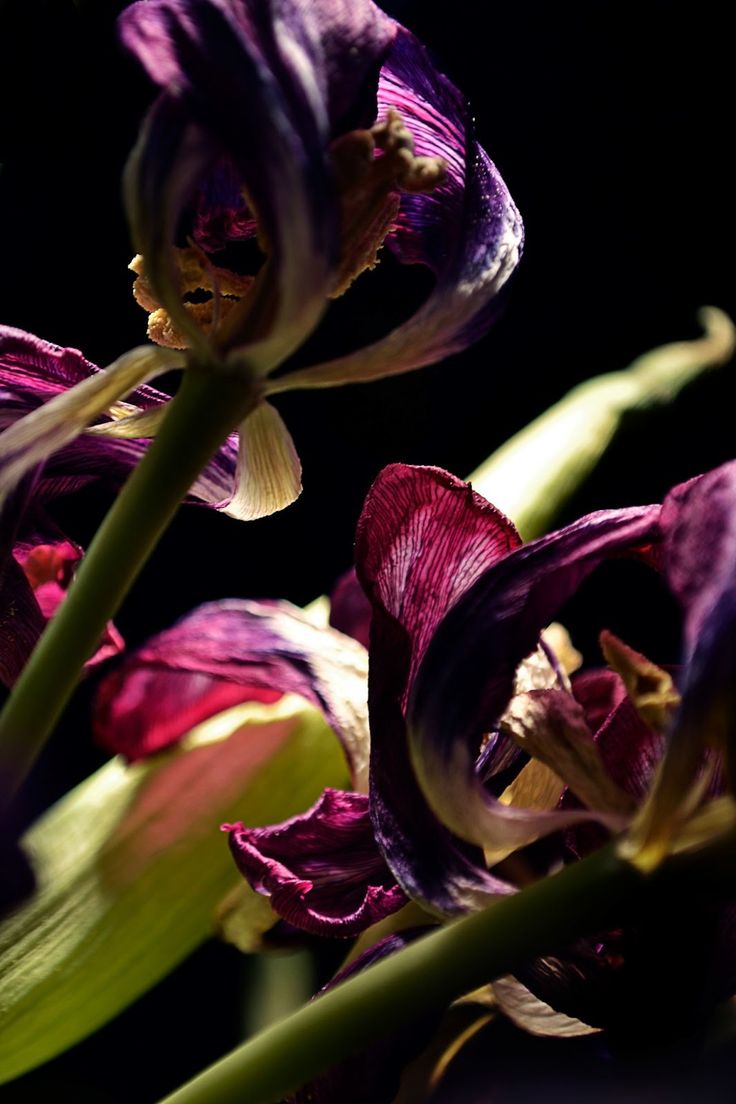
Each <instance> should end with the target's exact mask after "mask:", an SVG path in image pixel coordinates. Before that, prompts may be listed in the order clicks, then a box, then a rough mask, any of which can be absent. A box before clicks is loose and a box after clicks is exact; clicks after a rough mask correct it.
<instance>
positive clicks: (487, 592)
mask: <svg viewBox="0 0 736 1104" xmlns="http://www.w3.org/2000/svg"><path fill="white" fill-rule="evenodd" d="M659 513H660V508H659V506H644V507H639V508H636V509H629V510H609V511H600V512H598V513H595V514H590V515H588V516H587V517H584V518H581V519H580V520H579V521H577V522H575V523H574V524H573V525H570V526H568V527H567V528H565V529H561V530H559V531H558V532H556V533H552V534H550V535H549V536H548V537H544V538H542V539H541V540H537V541H533V542H531V543H530V544H527V545H525V546H523V547H521V548H519V549H517V550H516V551H514V552H511V553H510V554H509V555H508V556H506V557H505V558H504V559H503V560H502V561H501V562H499V563H497V564H495V565H494V566H492V567H490V568H489V569H488V570H487V571H486V572H485V573H483V574H482V575H480V577H479V578H478V579H477V581H476V582H475V584H474V586H473V587H472V588H471V589H470V590H469V591H467V592H466V593H465V595H464V596H463V597H462V598H461V599H460V600H459V601H458V602H457V603H456V605H455V606H454V608H453V609H452V610H450V612H449V613H448V615H447V616H446V617H445V619H444V621H443V622H442V624H441V625H440V626H439V628H438V630H437V632H436V633H435V635H434V638H433V639H432V641H431V644H430V646H429V648H428V649H427V652H426V655H425V657H424V660H423V662H422V666H421V668H420V670H419V671H418V673H417V677H416V679H415V682H414V685H413V687H412V695H411V700H410V703H409V707H408V720H409V734H410V748H411V754H412V762H413V764H414V769H415V771H416V772H417V777H418V779H419V782H420V785H421V787H422V790H423V792H424V794H425V796H426V798H427V800H428V801H429V803H430V805H431V807H432V808H433V809H434V811H435V813H436V815H437V816H438V817H439V818H440V819H441V820H442V821H443V822H444V823H445V824H447V825H448V826H449V827H451V828H452V830H453V831H455V832H457V833H458V835H460V836H462V837H463V838H465V839H468V840H471V841H473V842H475V843H479V844H483V845H485V846H487V847H491V848H495V847H498V846H512V845H514V844H515V845H516V846H518V845H520V844H522V843H526V842H529V840H530V836H529V834H528V833H529V831H530V828H531V823H530V821H529V818H528V815H527V814H526V813H525V811H524V810H514V809H512V808H508V809H506V810H505V812H504V814H503V816H499V813H500V809H499V808H498V804H497V803H496V802H495V801H494V800H493V799H492V798H491V797H490V796H489V795H488V794H487V793H486V792H485V790H484V789H483V787H482V785H481V784H480V782H479V780H478V779H477V777H476V775H475V769H474V768H475V759H476V756H477V753H478V747H479V745H480V740H481V736H482V734H483V733H484V732H488V731H492V730H493V729H494V727H495V726H496V725H497V723H498V719H499V717H500V716H501V715H502V713H503V711H504V709H505V708H506V706H507V704H508V701H509V699H510V696H511V693H512V689H513V680H514V674H515V671H516V668H517V666H518V664H519V663H520V661H521V660H522V659H523V658H524V656H526V655H528V654H529V653H530V652H531V651H532V650H533V649H534V647H535V646H536V644H537V640H538V638H539V633H540V631H541V630H542V628H543V627H544V626H545V625H546V624H547V623H548V622H549V621H551V620H552V619H553V618H554V616H555V614H556V612H557V611H558V610H559V608H560V606H561V605H562V604H563V603H564V602H565V601H566V600H567V599H568V598H569V597H570V596H571V595H572V594H573V593H574V592H575V591H576V590H577V588H578V587H579V586H580V584H581V583H582V582H583V580H584V579H585V578H587V576H588V575H589V574H590V573H591V572H592V571H593V570H594V569H595V568H596V567H597V566H598V565H599V564H600V563H601V562H602V561H603V560H604V559H606V558H608V557H611V556H614V555H618V556H620V555H625V554H629V555H634V554H643V550H644V549H646V548H647V547H648V546H650V545H651V544H652V543H653V542H656V541H657V540H658V538H659V529H658V519H659ZM548 816H549V814H548ZM553 821H554V817H552V818H550V820H549V824H550V827H551V826H552V824H553ZM541 825H542V818H541V817H540V827H541ZM536 834H537V835H538V834H539V833H536ZM531 838H536V836H533V837H531Z"/></svg>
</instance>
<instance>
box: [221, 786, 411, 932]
mask: <svg viewBox="0 0 736 1104" xmlns="http://www.w3.org/2000/svg"><path fill="white" fill-rule="evenodd" d="M225 827H227V828H228V830H229V832H230V847H231V850H232V853H233V857H234V859H235V862H236V864H237V866H238V869H239V870H240V872H241V874H243V876H244V877H245V878H247V880H248V881H249V882H250V884H251V886H252V887H253V888H254V889H255V890H257V891H258V892H259V893H263V894H266V895H267V896H269V897H270V899H271V907H272V908H273V909H274V911H275V912H277V913H278V915H279V916H281V917H282V918H283V919H284V920H286V921H287V922H288V923H290V924H293V925H294V927H297V928H302V929H303V930H304V931H307V932H311V933H312V934H313V935H328V936H333V937H334V936H338V937H343V938H348V939H349V938H352V937H353V936H356V935H359V934H360V932H362V931H364V930H365V929H366V928H367V927H370V925H371V924H375V923H377V922H378V921H379V920H382V919H384V917H386V916H389V915H390V914H391V913H392V912H395V911H396V910H397V909H399V908H401V907H402V906H403V905H405V904H406V897H405V896H404V894H403V893H402V891H401V889H400V888H399V887H398V885H397V884H396V880H395V878H394V877H393V875H392V873H391V871H390V870H389V869H388V867H387V866H386V864H385V862H384V861H383V857H382V855H381V853H380V851H379V850H378V846H377V844H376V841H375V838H374V835H373V828H372V826H371V822H370V817H369V815H368V798H367V797H366V796H365V794H358V793H346V792H344V791H341V790H332V789H328V790H325V792H324V793H323V795H322V797H321V798H320V799H319V801H318V802H317V804H316V805H314V806H313V807H312V808H311V809H309V810H307V812H306V813H303V814H301V815H300V816H296V817H292V818H291V820H288V821H285V822H284V823H283V824H275V825H271V826H270V827H268V828H246V827H245V826H244V825H243V824H232V825H226V826H225Z"/></svg>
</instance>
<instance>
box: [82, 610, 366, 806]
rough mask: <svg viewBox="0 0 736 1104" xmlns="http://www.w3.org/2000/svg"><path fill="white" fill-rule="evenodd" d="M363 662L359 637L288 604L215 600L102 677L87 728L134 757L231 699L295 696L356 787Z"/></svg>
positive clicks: (361, 772)
mask: <svg viewBox="0 0 736 1104" xmlns="http://www.w3.org/2000/svg"><path fill="white" fill-rule="evenodd" d="M366 666H367V656H366V653H365V650H364V649H363V648H362V647H361V646H360V645H359V644H357V643H356V642H355V641H353V640H350V639H349V638H348V637H344V636H342V634H340V633H337V632H334V631H333V630H331V629H322V628H319V627H317V626H316V625H314V624H313V623H312V622H311V621H310V620H309V619H308V617H307V616H306V615H305V614H303V613H302V611H301V610H298V609H297V608H296V607H295V606H291V605H289V603H288V602H272V603H267V602H249V601H245V600H244V601H238V600H236V599H231V600H229V601H223V602H213V603H210V604H208V605H204V606H200V608H199V609H197V610H195V611H194V612H193V613H190V614H188V615H187V616H186V617H184V618H182V620H181V621H179V622H177V624H176V625H174V626H173V627H172V628H170V629H167V630H166V631H164V632H162V633H159V635H158V636H155V637H153V638H152V639H151V640H149V641H148V642H147V643H146V644H144V645H143V647H141V648H139V649H138V650H137V651H135V652H133V653H131V654H130V655H129V656H127V657H126V658H125V660H124V661H123V663H122V664H121V665H120V666H119V667H118V668H117V669H116V670H115V671H114V672H113V673H112V674H110V675H108V677H107V678H106V679H105V680H104V681H103V682H102V684H101V686H100V688H99V693H98V698H97V701H96V706H95V716H94V725H95V732H96V735H97V738H98V739H99V741H100V742H101V743H102V744H103V746H105V747H107V748H109V749H110V750H112V751H115V752H121V753H122V754H123V755H125V756H126V757H127V758H128V759H132V760H134V759H140V758H142V757H145V756H147V755H151V754H153V753H154V752H157V751H160V750H161V749H162V748H165V747H168V746H169V745H170V744H172V743H175V742H176V741H177V740H179V739H181V737H182V736H184V735H185V734H186V733H187V732H189V731H190V730H191V729H192V728H193V727H194V726H195V725H197V724H200V723H201V722H202V721H204V720H206V719H207V718H208V717H212V716H214V715H215V714H216V713H219V712H221V711H222V710H224V709H227V708H229V707H230V706H233V705H236V704H238V703H240V702H244V701H251V700H253V699H256V700H261V701H263V700H271V701H272V700H274V698H277V697H279V696H281V694H288V693H293V694H299V695H301V697H303V698H306V700H307V701H309V702H311V703H312V704H314V705H316V706H318V707H319V708H320V709H322V710H323V712H324V713H325V716H326V717H327V720H328V721H329V723H330V724H331V725H332V727H333V728H334V730H335V732H336V734H337V736H338V737H339V739H340V740H341V741H342V744H343V747H344V749H345V753H346V755H347V758H348V761H349V763H350V765H351V768H352V771H353V776H354V781H355V784H356V786H360V785H365V777H364V776H365V771H366V766H367V764H366V759H367V743H368V737H367V716H366ZM264 694H265V695H266V697H265V698H264Z"/></svg>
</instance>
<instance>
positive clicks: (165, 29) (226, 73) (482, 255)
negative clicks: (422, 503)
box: [0, 0, 522, 517]
mask: <svg viewBox="0 0 736 1104" xmlns="http://www.w3.org/2000/svg"><path fill="white" fill-rule="evenodd" d="M120 28H121V35H122V39H123V42H124V43H125V45H126V46H127V47H128V48H129V49H130V50H131V51H132V52H133V53H134V54H135V55H136V57H137V58H138V59H139V60H140V62H141V63H142V64H143V66H144V67H145V69H146V70H147V72H148V74H149V76H150V77H151V78H152V80H153V81H154V82H156V83H157V84H158V85H159V87H160V89H161V93H160V96H159V98H158V100H157V101H156V103H155V104H154V106H153V108H152V109H151V112H150V114H149V116H148V118H147V120H146V122H145V124H144V127H143V130H142V133H141V137H140V140H139V142H138V144H137V146H136V149H135V150H134V152H133V154H132V156H131V159H130V162H129V165H128V169H127V173H126V197H127V206H128V211H129V216H130V221H131V226H132V230H133V236H134V240H135V244H136V247H137V248H138V250H139V256H138V257H137V258H136V259H135V260H134V262H133V266H132V267H133V268H134V270H135V271H136V273H137V279H136V282H135V287H134V290H135V294H136V298H137V299H138V301H139V302H140V303H141V304H142V305H143V306H144V307H145V308H146V310H148V311H149V312H150V324H149V333H150V336H151V337H152V338H153V339H154V340H155V341H158V342H161V343H162V344H163V345H166V346H169V348H166V349H161V348H159V349H158V350H157V349H154V348H150V347H149V348H141V349H138V350H133V351H132V352H131V353H129V354H126V356H125V357H122V358H120V360H119V361H116V362H115V364H114V365H112V366H110V368H108V369H107V370H106V371H105V372H104V373H100V374H99V375H95V377H94V379H93V380H89V381H86V382H85V383H84V384H83V385H82V386H79V387H75V388H74V390H73V392H72V393H70V394H66V395H63V396H59V397H58V398H57V399H56V400H53V401H52V402H51V403H49V404H47V406H46V408H45V410H43V411H40V412H38V413H36V414H34V415H33V416H32V417H31V418H29V419H28V420H27V422H23V423H21V424H20V425H19V426H16V427H13V428H12V429H11V430H9V431H8V432H6V434H5V435H4V437H3V439H2V446H0V460H4V469H5V470H4V471H3V472H2V475H0V493H2V491H3V489H5V490H7V488H8V487H9V486H12V484H13V483H14V482H15V481H16V480H17V479H18V478H19V477H20V476H21V475H22V474H23V472H24V471H25V470H27V469H28V468H30V467H32V466H33V464H35V463H36V462H37V460H38V459H42V458H45V457H47V456H48V455H50V454H51V453H52V452H53V451H54V450H55V449H57V448H58V447H59V446H60V444H63V443H64V442H66V441H69V440H72V439H73V438H74V437H75V436H76V435H78V433H79V432H81V431H82V430H83V429H84V427H85V426H86V425H88V424H89V423H90V422H92V421H93V420H94V419H95V418H97V417H98V416H99V415H100V414H101V413H102V412H103V411H107V410H109V409H110V408H111V407H112V406H113V404H115V403H116V402H117V401H118V400H119V399H120V398H122V397H123V395H124V394H125V393H126V392H127V391H130V390H131V389H132V388H133V387H136V386H138V385H139V384H140V383H141V382H143V381H144V380H145V379H147V378H150V377H151V376H153V375H155V374H157V373H160V372H163V371H167V370H169V369H171V368H182V367H187V366H188V367H190V368H191V367H196V369H197V370H200V371H205V372H217V371H224V372H226V373H229V374H232V373H240V374H242V375H243V376H244V377H245V378H247V379H249V380H250V381H251V386H252V388H253V389H255V397H256V400H257V405H256V408H255V409H254V410H252V411H251V413H250V414H249V415H248V416H247V417H246V418H245V420H244V421H243V422H242V423H241V425H240V427H239V434H240V457H239V463H238V489H237V492H236V493H235V495H234V496H233V498H232V506H233V509H234V510H235V512H237V514H238V516H240V517H259V516H262V515H264V514H268V513H271V512H273V511H274V510H276V509H280V508H281V507H283V506H285V505H287V504H288V503H289V502H291V501H293V499H294V498H295V497H296V496H297V495H298V493H299V491H300V488H301V483H300V467H299V462H298V459H297V457H296V453H295V451H294V447H293V444H292V442H291V438H290V436H289V434H288V431H287V430H286V427H285V426H284V424H283V422H282V420H281V418H280V416H279V414H278V413H277V411H276V410H275V408H274V407H273V406H271V405H270V403H269V402H268V401H267V397H268V396H269V395H270V394H273V393H276V392H278V391H283V390H287V389H293V388H297V387H299V388H303V387H323V386H330V385H333V384H342V383H348V382H355V381H362V380H370V379H374V378H379V377H382V376H386V375H392V374H395V373H398V372H404V371H407V370H410V369H412V368H417V367H420V366H422V365H424V364H428V363H431V362H433V361H437V360H440V359H442V358H443V357H445V356H448V355H450V354H451V353H454V352H457V351H459V350H460V349H462V348H464V347H465V346H466V345H468V344H469V343H470V342H471V341H473V340H475V339H476V338H477V337H479V336H480V335H481V334H482V333H483V332H484V331H485V329H486V328H487V327H488V325H489V324H490V321H491V313H492V306H491V304H492V301H493V299H494V297H495V295H496V293H497V292H498V291H499V290H500V288H501V287H502V286H503V285H504V284H505V282H506V281H507V279H508V277H509V276H510V274H511V272H512V271H513V269H514V267H515V265H516V263H517V261H518V257H519V253H520V248H521V238H522V231H521V223H520V220H519V216H518V213H517V211H516V208H515V207H514V204H513V202H512V200H511V198H510V196H509V194H508V191H507V189H506V187H505V185H504V183H503V181H502V180H501V178H500V176H499V175H498V173H497V171H496V169H495V167H494V166H493V164H492V162H491V161H490V160H489V158H488V156H487V154H486V153H485V151H484V150H483V149H482V148H481V147H480V146H479V145H478V143H477V141H476V140H475V138H474V136H473V126H472V120H471V117H470V114H469V111H468V109H467V106H466V104H465V102H464V100H463V98H462V96H461V95H460V93H459V92H458V91H457V89H456V88H455V87H454V86H453V85H452V84H451V83H450V82H449V81H448V80H447V78H446V77H445V76H443V75H442V74H441V73H439V72H438V71H437V70H436V69H435V67H434V66H433V64H432V63H431V61H430V60H429V57H428V55H427V53H426V51H425V50H424V48H423V47H422V46H421V45H420V44H419V43H418V42H417V40H416V39H415V38H414V37H413V36H412V35H411V34H410V33H409V32H408V31H407V30H405V29H404V28H403V27H401V26H400V25H399V24H397V23H395V22H394V21H393V20H392V19H390V18H389V17H388V16H386V15H385V14H384V13H383V12H381V11H380V10H379V9H378V8H377V7H376V6H375V5H374V4H373V3H371V2H370V0H358V2H356V3H353V4H351V5H349V6H347V5H344V4H342V3H337V2H334V0H320V2H318V3H310V4H307V3H302V2H297V0H289V2H287V3H276V2H274V0H147V2H141V3H137V4H133V5H132V6H131V7H130V8H128V9H127V10H126V11H125V12H124V13H123V15H122V16H121V21H120ZM251 239H252V240H253V241H254V242H256V243H257V246H258V250H259V251H260V261H257V262H255V263H254V265H253V266H252V267H250V266H249V264H248V262H246V261H245V260H243V261H242V265H243V267H242V269H241V267H240V265H241V260H240V259H239V257H240V256H242V255H247V250H244V243H247V242H248V241H249V240H251ZM384 245H385V246H386V248H387V249H388V250H390V252H391V253H392V254H393V256H394V257H395V258H397V259H398V261H399V262H400V263H402V264H421V265H424V266H426V267H428V268H429V269H430V271H431V272H432V273H433V275H434V276H435V280H436V282H435V287H434V290H433V291H432V293H431V294H430V295H429V297H428V299H427V300H426V302H425V303H424V305H423V306H422V307H421V308H420V309H419V311H418V312H417V313H416V314H415V315H414V316H413V317H412V318H410V319H409V320H408V321H406V322H405V323H404V324H403V325H400V326H399V327H398V328H397V329H395V330H394V331H392V332H391V333H389V334H387V335H386V336H385V337H383V338H381V339H380V340H378V341H377V342H375V343H374V344H372V345H370V346H368V347H367V348H364V349H359V350H357V351H356V352H353V353H350V354H348V355H347V356H344V357H340V358H338V359H337V360H334V361H331V362H329V363H326V364H317V365H313V366H309V367H306V368H300V369H299V370H296V371H292V372H289V371H288V364H285V362H287V361H288V358H289V356H290V355H291V353H292V352H293V351H294V350H295V349H296V348H298V347H299V346H300V345H301V344H302V343H303V342H304V340H305V339H306V338H307V336H308V335H309V334H310V333H311V332H312V330H313V329H314V327H315V326H316V325H317V323H318V322H319V320H320V318H321V316H322V314H323V313H324V311H325V309H326V307H327V305H328V303H329V301H330V299H331V298H333V297H334V296H335V295H339V294H342V292H343V291H344V290H345V289H346V288H347V287H348V286H349V285H350V283H351V282H352V281H353V280H354V279H355V278H356V277H357V276H358V275H359V274H360V273H361V272H362V271H363V270H365V269H366V268H371V267H373V266H374V264H375V263H376V261H377V259H378V253H379V251H380V250H381V248H382V247H383V246H384ZM172 347H173V348H172ZM185 347H190V348H191V352H190V353H184V352H182V351H181V350H182V349H183V348H185ZM1 353H2V350H0V355H1ZM281 365H284V367H285V372H284V373H283V374H281V375H279V377H278V378H272V377H271V376H270V373H272V372H273V371H274V370H275V369H276V368H278V367H279V366H281ZM163 413H164V411H163V409H160V410H159V409H157V410H152V409H148V410H146V411H145V412H142V413H137V412H135V411H129V415H128V417H127V418H126V419H125V420H124V421H120V422H118V423H117V425H116V426H111V427H109V428H108V429H107V430H106V431H105V432H106V433H108V434H112V435H114V436H120V437H124V438H132V437H142V436H143V437H150V436H152V435H154V434H155V433H156V430H157V429H158V426H159V424H160V421H161V417H162V416H163ZM62 424H63V427H64V428H63V429H62Z"/></svg>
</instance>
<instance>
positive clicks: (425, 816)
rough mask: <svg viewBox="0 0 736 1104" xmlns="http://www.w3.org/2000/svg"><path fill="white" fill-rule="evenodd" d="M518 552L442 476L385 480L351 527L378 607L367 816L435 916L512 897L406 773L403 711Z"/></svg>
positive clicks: (485, 513) (494, 518) (397, 475)
mask: <svg viewBox="0 0 736 1104" xmlns="http://www.w3.org/2000/svg"><path fill="white" fill-rule="evenodd" d="M518 543H519V538H518V536H517V534H516V530H515V529H514V527H513V525H512V524H511V522H510V521H508V519H507V518H504V517H503V515H501V514H499V513H498V511H496V510H495V509H494V508H493V507H492V506H490V505H489V503H487V502H485V501H484V500H483V499H482V498H480V496H479V495H476V494H475V493H474V492H473V491H472V490H471V488H470V487H469V486H468V485H467V484H465V483H463V482H462V481H461V480H459V479H456V478H455V477H454V476H451V475H449V474H448V473H447V472H443V471H441V470H439V469H437V468H410V467H407V466H405V465H401V464H396V465H393V466H391V467H389V468H386V469H385V470H384V471H383V472H382V473H381V475H380V476H379V477H378V479H377V480H376V482H375V483H374V485H373V487H372V488H371V491H370V493H369V495H368V498H367V499H366V502H365V506H364V508H363V512H362V514H361V518H360V521H359V523H358V534H357V541H356V562H357V569H358V575H359V578H360V580H361V582H362V584H363V586H364V588H365V590H366V593H367V594H368V596H369V598H370V601H371V603H372V607H373V621H372V624H371V668H370V680H369V703H370V715H371V738H372V747H371V815H372V817H373V822H374V826H375V830H376V837H377V839H378V841H379V843H380V846H381V849H382V850H383V853H384V855H385V856H386V860H387V862H388V864H389V866H390V867H391V869H392V870H393V872H394V874H395V875H396V877H397V879H398V881H399V883H400V885H401V886H402V887H403V888H404V890H405V891H406V892H407V893H408V894H409V896H411V897H413V898H416V899H418V900H420V901H422V902H424V903H425V904H427V905H428V906H430V907H432V908H434V909H436V910H437V911H439V912H441V913H446V914H453V913H457V912H461V911H464V910H465V909H467V908H471V907H477V906H478V905H479V904H481V903H482V902H485V901H487V900H488V899H489V897H491V896H494V895H498V894H499V893H505V892H510V887H509V886H508V885H507V884H506V883H504V882H502V881H501V880H500V879H497V878H494V877H493V876H491V875H490V874H489V873H488V872H487V870H486V865H485V862H484V860H483V855H482V852H481V851H480V850H478V849H476V848H472V847H468V846H467V845H466V844H464V843H462V842H461V841H460V840H459V839H457V837H455V836H453V835H452V834H451V833H450V832H448V831H447V830H446V829H445V828H444V827H443V825H442V824H441V823H440V822H439V821H438V820H437V818H436V817H435V816H434V814H433V813H432V812H431V810H430V809H429V807H428V805H427V803H426V800H425V798H424V796H423V795H422V793H421V790H420V789H419V787H418V785H417V782H416V779H415V777H414V774H413V771H412V769H411V765H410V763H409V757H408V750H407V746H406V721H405V717H404V707H405V701H406V697H407V694H408V690H409V687H410V685H411V680H412V678H413V675H414V672H415V671H416V669H417V667H418V666H419V663H420V662H421V659H422V656H423V655H424V652H425V649H426V648H427V646H428V644H429V642H430V640H431V638H432V635H433V633H434V631H435V628H436V626H437V624H438V623H439V622H440V620H441V619H442V617H443V615H444V614H445V612H446V611H447V609H448V608H449V607H450V606H451V605H452V603H453V602H455V601H457V600H458V598H460V596H461V595H462V594H463V593H465V591H466V590H467V589H468V588H469V587H470V586H471V585H472V583H473V582H474V580H475V579H476V578H477V577H478V576H479V575H480V574H481V573H482V571H483V570H484V569H485V568H486V567H488V565H489V564H491V563H494V562H496V561H497V560H498V559H499V558H502V557H503V556H505V555H507V554H508V552H509V550H510V549H511V548H514V547H516V546H517V545H518Z"/></svg>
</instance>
